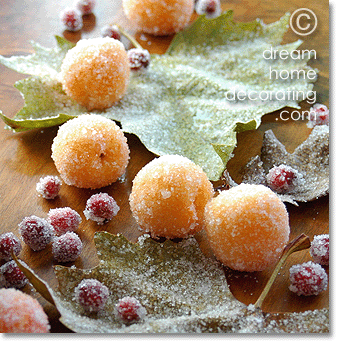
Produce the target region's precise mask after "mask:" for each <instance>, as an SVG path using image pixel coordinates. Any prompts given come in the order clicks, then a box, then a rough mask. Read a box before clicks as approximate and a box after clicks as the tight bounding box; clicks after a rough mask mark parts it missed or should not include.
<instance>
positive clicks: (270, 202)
mask: <svg viewBox="0 0 337 343" xmlns="http://www.w3.org/2000/svg"><path fill="white" fill-rule="evenodd" d="M205 231H206V233H207V237H208V240H209V243H210V246H211V248H212V250H213V252H214V254H215V256H216V257H217V259H218V260H219V261H220V262H222V263H223V264H224V265H226V266H228V267H230V268H232V269H236V270H240V271H249V272H252V271H260V270H264V269H266V268H267V267H269V266H271V265H273V264H274V263H275V262H276V261H277V260H278V258H279V257H280V255H281V253H282V251H283V248H284V246H285V245H286V244H287V243H288V240H289V232H290V228H289V218H288V213H287V210H286V208H285V206H284V204H283V203H282V201H281V200H280V199H279V198H278V196H277V195H276V194H275V193H274V192H273V191H272V190H270V189H269V188H268V187H265V186H262V185H248V184H240V185H239V186H235V187H232V188H231V189H229V190H226V191H222V192H221V193H220V194H219V195H218V196H217V197H216V198H214V199H212V200H211V201H210V202H209V203H208V204H207V205H206V209H205Z"/></svg>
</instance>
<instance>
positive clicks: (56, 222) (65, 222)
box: [48, 207, 82, 236]
mask: <svg viewBox="0 0 337 343" xmlns="http://www.w3.org/2000/svg"><path fill="white" fill-rule="evenodd" d="M81 221H82V219H81V216H80V215H79V214H78V213H77V212H76V211H75V210H73V209H72V208H70V207H61V208H53V209H51V210H49V212H48V222H49V223H50V224H51V225H52V226H53V228H54V231H55V234H56V235H57V236H60V235H63V234H64V233H66V232H68V231H76V230H77V229H78V227H79V225H80V223H81Z"/></svg>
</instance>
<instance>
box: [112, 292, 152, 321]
mask: <svg viewBox="0 0 337 343" xmlns="http://www.w3.org/2000/svg"><path fill="white" fill-rule="evenodd" d="M114 312H115V315H116V316H117V318H118V319H119V320H121V321H122V322H123V323H125V324H132V323H135V322H138V321H140V320H142V319H144V317H145V316H146V313H147V312H146V309H145V307H144V306H143V305H142V304H141V303H140V302H139V300H138V299H136V298H134V297H124V298H122V299H120V300H118V303H117V304H116V305H115V309H114Z"/></svg>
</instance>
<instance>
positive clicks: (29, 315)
mask: <svg viewBox="0 0 337 343" xmlns="http://www.w3.org/2000/svg"><path fill="white" fill-rule="evenodd" d="M0 309H1V311H0V332H3V333H47V332H49V330H50V325H49V322H48V317H47V315H46V313H45V312H44V310H43V308H42V306H41V305H40V304H39V302H38V301H37V300H36V299H34V298H33V297H31V296H30V295H28V294H25V293H23V292H21V291H19V290H16V289H13V288H8V289H4V288H3V289H0Z"/></svg>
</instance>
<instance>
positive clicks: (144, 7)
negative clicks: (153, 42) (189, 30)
mask: <svg viewBox="0 0 337 343" xmlns="http://www.w3.org/2000/svg"><path fill="white" fill-rule="evenodd" d="M123 9H124V12H125V15H126V16H127V18H128V19H129V20H130V22H131V23H132V24H134V25H136V27H137V28H138V29H139V30H141V31H144V32H147V33H150V34H153V35H156V36H164V35H169V34H173V33H176V32H178V31H180V30H182V29H184V28H185V27H186V26H187V25H188V24H189V22H190V19H191V16H192V13H193V10H194V0H141V1H139V0H123Z"/></svg>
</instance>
